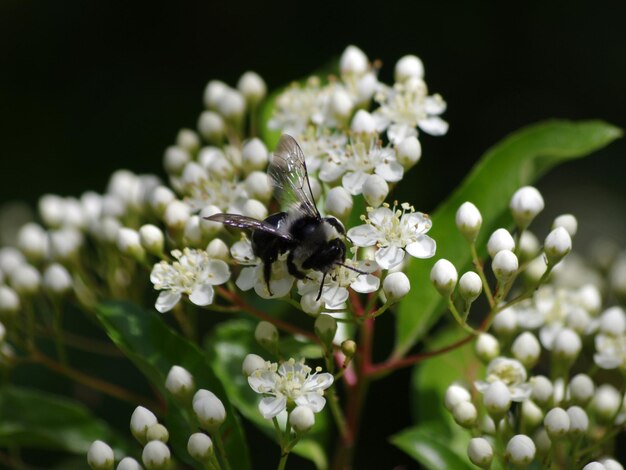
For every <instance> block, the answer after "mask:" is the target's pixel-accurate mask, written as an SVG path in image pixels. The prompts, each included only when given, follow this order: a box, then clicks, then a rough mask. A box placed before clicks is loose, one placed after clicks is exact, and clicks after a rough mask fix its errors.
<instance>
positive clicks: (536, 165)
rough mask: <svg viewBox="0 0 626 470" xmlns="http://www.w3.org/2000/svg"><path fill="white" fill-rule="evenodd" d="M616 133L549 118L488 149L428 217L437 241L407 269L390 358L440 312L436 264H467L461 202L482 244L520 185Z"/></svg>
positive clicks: (618, 132) (598, 123)
mask: <svg viewBox="0 0 626 470" xmlns="http://www.w3.org/2000/svg"><path fill="white" fill-rule="evenodd" d="M621 135H622V132H621V130H620V129H618V128H617V127H615V126H612V125H610V124H607V123H605V122H602V121H579V122H570V121H557V120H554V121H547V122H542V123H539V124H534V125H532V126H529V127H526V128H523V129H521V130H519V131H517V132H515V133H513V134H511V135H509V136H508V137H506V138H505V139H504V140H503V141H502V142H500V143H499V144H497V145H496V146H495V147H493V148H492V149H490V150H489V151H488V152H487V153H486V154H485V155H484V156H483V157H482V159H481V160H480V162H479V163H478V164H477V165H476V166H475V167H474V169H473V170H472V172H471V173H470V174H469V176H467V177H466V179H465V180H464V181H463V183H462V184H461V185H460V186H459V188H458V189H457V190H456V191H455V192H454V193H453V194H452V195H451V196H450V197H449V198H448V199H447V200H446V201H445V202H444V203H442V204H441V206H440V207H439V208H437V210H436V211H435V212H434V214H432V220H433V228H432V229H431V231H430V233H429V235H431V236H432V237H433V238H434V239H435V240H437V243H438V247H437V254H436V255H435V257H433V258H431V259H429V260H416V261H415V262H413V263H412V264H411V265H410V267H409V271H408V274H409V277H410V279H411V285H412V289H411V292H410V293H409V295H407V296H406V297H405V298H404V300H403V301H402V303H401V305H400V307H399V309H398V318H397V323H396V333H397V334H396V347H395V354H396V355H402V354H403V353H404V352H406V351H407V350H409V349H410V348H411V347H412V346H413V345H414V344H415V343H416V342H417V341H418V340H419V339H420V338H421V337H422V335H423V334H424V333H425V332H426V331H428V329H429V328H430V326H432V325H433V324H434V322H435V321H436V320H437V318H438V316H439V314H440V313H441V311H442V307H443V302H442V300H441V296H440V295H439V294H438V293H437V291H436V290H435V289H434V288H433V287H432V286H431V284H430V279H429V274H430V270H431V268H432V266H433V264H434V263H435V261H436V260H438V259H440V258H446V259H448V260H450V261H451V262H452V263H453V264H454V265H455V266H456V267H457V269H461V268H463V267H465V266H467V265H468V264H469V262H470V253H469V250H468V247H467V242H466V241H465V240H464V239H463V237H462V236H461V235H460V234H459V233H458V231H457V229H456V226H455V222H454V217H455V214H456V210H457V209H458V207H459V206H460V205H461V204H462V203H463V202H465V201H471V202H473V203H474V204H475V205H476V206H477V207H478V209H480V211H481V213H482V216H483V226H482V229H481V232H480V235H479V238H478V240H477V243H478V245H481V244H484V243H485V241H486V239H487V237H488V236H489V234H490V233H491V232H492V231H493V230H494V229H496V228H497V227H498V226H501V224H502V223H503V218H505V217H507V216H508V214H507V212H508V204H509V200H510V198H511V196H512V195H513V193H514V192H515V191H516V190H517V189H518V188H519V187H521V186H524V185H528V184H532V183H533V182H535V181H536V180H537V179H538V178H539V177H540V176H541V175H543V174H544V173H546V172H547V171H548V170H549V169H550V168H552V167H554V166H555V165H557V164H559V163H562V162H564V161H567V160H572V159H576V158H580V157H584V156H586V155H588V154H590V153H591V152H593V151H595V150H598V149H600V148H602V147H604V146H605V145H607V144H609V143H610V142H612V141H613V140H615V139H617V138H618V137H620V136H621ZM507 223H510V218H509V219H508V220H507Z"/></svg>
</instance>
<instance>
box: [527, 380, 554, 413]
mask: <svg viewBox="0 0 626 470" xmlns="http://www.w3.org/2000/svg"><path fill="white" fill-rule="evenodd" d="M529 382H530V385H531V386H532V390H531V394H530V396H531V398H532V399H533V400H534V401H536V402H537V403H539V404H540V405H542V406H544V405H546V404H547V403H548V402H549V401H550V400H551V399H552V394H553V393H554V387H553V386H552V382H550V380H549V379H548V378H547V377H544V376H543V375H536V376H535V377H532V378H531V379H530V381H529Z"/></svg>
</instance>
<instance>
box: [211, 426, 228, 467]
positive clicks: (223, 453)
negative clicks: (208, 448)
mask: <svg viewBox="0 0 626 470" xmlns="http://www.w3.org/2000/svg"><path fill="white" fill-rule="evenodd" d="M213 439H214V440H215V444H216V445H217V452H218V453H219V455H220V457H221V460H222V467H224V468H225V469H226V470H230V462H229V461H228V454H227V453H226V447H224V440H223V439H222V435H221V434H220V432H219V430H218V431H215V432H214V433H213Z"/></svg>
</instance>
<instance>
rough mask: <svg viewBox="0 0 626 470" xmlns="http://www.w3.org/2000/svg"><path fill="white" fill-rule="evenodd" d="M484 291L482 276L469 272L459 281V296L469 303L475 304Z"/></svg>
mask: <svg viewBox="0 0 626 470" xmlns="http://www.w3.org/2000/svg"><path fill="white" fill-rule="evenodd" d="M482 291H483V283H482V281H481V279H480V276H479V275H478V274H476V273H475V272H474V271H468V272H466V273H465V274H463V275H462V276H461V279H459V294H461V296H462V297H463V298H464V299H465V300H466V301H467V302H470V303H471V302H473V301H474V300H476V299H477V298H478V296H479V295H480V293H481V292H482Z"/></svg>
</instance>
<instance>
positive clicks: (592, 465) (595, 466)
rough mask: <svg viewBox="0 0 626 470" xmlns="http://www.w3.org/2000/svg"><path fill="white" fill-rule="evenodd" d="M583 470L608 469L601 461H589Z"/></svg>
mask: <svg viewBox="0 0 626 470" xmlns="http://www.w3.org/2000/svg"><path fill="white" fill-rule="evenodd" d="M583 470H606V467H605V466H604V465H603V464H601V463H600V462H589V463H588V464H587V465H585V466H584V467H583Z"/></svg>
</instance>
